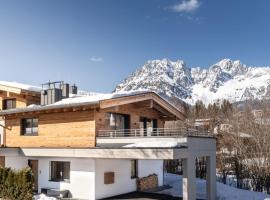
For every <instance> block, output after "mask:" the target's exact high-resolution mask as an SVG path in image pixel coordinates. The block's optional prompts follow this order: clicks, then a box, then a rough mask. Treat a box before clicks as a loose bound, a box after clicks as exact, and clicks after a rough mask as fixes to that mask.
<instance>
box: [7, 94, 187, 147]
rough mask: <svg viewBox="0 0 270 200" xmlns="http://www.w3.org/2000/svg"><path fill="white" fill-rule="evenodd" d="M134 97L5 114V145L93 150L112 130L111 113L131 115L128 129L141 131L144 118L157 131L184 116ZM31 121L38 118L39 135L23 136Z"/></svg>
mask: <svg viewBox="0 0 270 200" xmlns="http://www.w3.org/2000/svg"><path fill="white" fill-rule="evenodd" d="M150 97H151V96H150ZM132 98H133V97H131V98H129V97H128V98H127V97H124V98H116V99H113V100H112V99H109V100H104V101H101V102H99V103H96V104H95V105H91V106H88V107H87V106H85V105H84V106H83V105H80V106H78V105H77V106H76V107H72V106H70V107H65V108H57V109H56V108H55V109H48V110H46V109H45V110H44V109H42V110H34V111H31V112H30V111H29V112H27V111H25V110H23V111H22V112H18V113H11V114H4V117H5V126H6V128H5V140H4V145H5V146H6V147H74V148H92V147H95V145H96V137H97V135H98V132H99V130H108V129H109V128H111V127H109V126H108V124H109V123H108V120H109V119H108V114H112V113H113V114H120V115H125V116H128V119H129V121H128V123H129V124H128V129H140V128H141V126H142V122H141V119H142V118H143V119H148V120H149V121H151V120H155V126H156V128H164V124H165V121H166V120H175V119H179V118H177V116H180V117H181V116H182V113H180V112H179V111H177V110H176V109H175V110H174V112H170V109H174V108H173V107H172V106H171V105H169V104H168V106H169V108H167V107H166V106H165V105H163V104H159V103H158V102H157V101H154V100H153V99H152V98H149V96H144V99H143V98H142V99H138V97H135V100H134V99H132ZM123 102H124V103H123ZM177 112H178V113H177ZM174 113H176V114H177V115H174ZM29 118H35V119H38V133H37V134H36V135H23V134H22V120H23V119H29ZM106 120H107V121H106ZM151 123H152V122H151Z"/></svg>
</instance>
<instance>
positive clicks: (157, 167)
mask: <svg viewBox="0 0 270 200" xmlns="http://www.w3.org/2000/svg"><path fill="white" fill-rule="evenodd" d="M150 174H156V175H158V185H159V186H162V185H163V160H138V176H139V177H145V176H148V175H150Z"/></svg>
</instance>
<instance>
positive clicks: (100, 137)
mask: <svg viewBox="0 0 270 200" xmlns="http://www.w3.org/2000/svg"><path fill="white" fill-rule="evenodd" d="M188 137H197V138H213V137H214V135H213V134H212V133H211V132H209V131H201V130H196V129H192V128H156V129H153V128H148V129H120V130H99V131H98V134H97V146H101V147H121V146H123V145H127V144H132V143H141V142H157V141H159V142H160V141H161V140H162V142H177V143H179V144H185V143H186V142H187V138H188Z"/></svg>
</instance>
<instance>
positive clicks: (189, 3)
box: [171, 0, 200, 13]
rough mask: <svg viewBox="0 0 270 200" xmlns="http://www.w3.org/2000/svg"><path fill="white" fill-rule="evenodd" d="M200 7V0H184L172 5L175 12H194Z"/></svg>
mask: <svg viewBox="0 0 270 200" xmlns="http://www.w3.org/2000/svg"><path fill="white" fill-rule="evenodd" d="M199 7H200V2H199V1H198V0H183V1H182V2H181V3H177V4H175V5H173V6H171V10H173V11H174V12H179V13H181V12H186V13H190V12H194V11H196V10H197V9H198V8H199Z"/></svg>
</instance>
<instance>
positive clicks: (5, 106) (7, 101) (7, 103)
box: [3, 99, 16, 110]
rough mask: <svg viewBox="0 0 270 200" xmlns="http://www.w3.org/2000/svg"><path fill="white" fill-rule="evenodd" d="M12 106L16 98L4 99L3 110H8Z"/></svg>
mask: <svg viewBox="0 0 270 200" xmlns="http://www.w3.org/2000/svg"><path fill="white" fill-rule="evenodd" d="M12 108H16V99H4V100H3V110H8V109H12Z"/></svg>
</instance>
